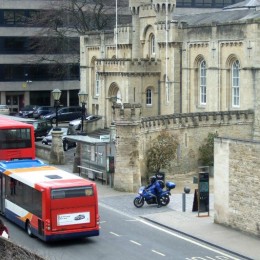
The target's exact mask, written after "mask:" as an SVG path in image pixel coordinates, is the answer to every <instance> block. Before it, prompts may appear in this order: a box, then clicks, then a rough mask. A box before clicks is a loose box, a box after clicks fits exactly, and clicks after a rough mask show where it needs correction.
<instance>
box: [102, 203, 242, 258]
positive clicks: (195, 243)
mask: <svg viewBox="0 0 260 260" xmlns="http://www.w3.org/2000/svg"><path fill="white" fill-rule="evenodd" d="M99 205H100V206H101V207H103V208H106V209H109V210H111V211H114V212H116V213H118V214H121V215H123V216H127V217H128V218H132V219H135V220H136V221H139V222H141V223H143V224H145V225H147V226H150V227H153V228H155V229H157V230H160V231H163V232H165V233H167V234H169V235H171V236H174V237H178V238H180V239H182V240H185V241H187V242H189V243H191V244H194V245H197V246H200V247H202V248H205V249H207V250H209V251H212V252H215V253H217V254H220V255H224V256H227V257H229V258H230V259H233V260H240V259H239V258H236V257H233V256H230V255H228V254H226V253H223V252H221V251H219V250H217V249H214V248H211V247H209V246H207V245H204V244H202V243H199V242H197V241H194V240H192V239H190V238H187V237H184V236H182V235H179V234H177V233H174V232H172V231H170V230H167V229H165V228H162V227H160V226H157V225H155V224H153V223H150V222H148V221H146V220H143V219H140V218H138V217H133V216H131V215H129V214H127V213H124V212H122V211H119V210H117V209H114V208H112V207H110V206H107V205H105V204H103V203H99Z"/></svg>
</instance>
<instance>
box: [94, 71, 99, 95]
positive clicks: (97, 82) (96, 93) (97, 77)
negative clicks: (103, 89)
mask: <svg viewBox="0 0 260 260" xmlns="http://www.w3.org/2000/svg"><path fill="white" fill-rule="evenodd" d="M99 91H100V76H99V74H98V72H96V89H95V95H96V96H99Z"/></svg>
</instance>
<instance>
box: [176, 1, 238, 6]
mask: <svg viewBox="0 0 260 260" xmlns="http://www.w3.org/2000/svg"><path fill="white" fill-rule="evenodd" d="M239 2H241V0H177V1H176V7H177V8H178V7H215V8H223V7H225V6H228V5H232V4H236V3H239Z"/></svg>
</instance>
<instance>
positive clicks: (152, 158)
mask: <svg viewBox="0 0 260 260" xmlns="http://www.w3.org/2000/svg"><path fill="white" fill-rule="evenodd" d="M177 147H178V141H177V139H176V137H174V136H173V135H171V134H169V133H167V132H166V131H162V132H161V133H160V134H159V135H158V136H157V137H156V138H155V139H153V140H152V146H151V147H150V148H149V149H148V151H147V154H146V155H147V168H148V170H150V171H153V172H159V171H160V169H162V168H168V167H169V166H170V165H171V162H172V161H173V160H174V159H175V157H176V150H177Z"/></svg>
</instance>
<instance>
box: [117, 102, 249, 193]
mask: <svg viewBox="0 0 260 260" xmlns="http://www.w3.org/2000/svg"><path fill="white" fill-rule="evenodd" d="M140 113H141V106H136V105H130V104H129V105H128V106H126V105H125V107H124V110H122V109H120V108H119V107H118V108H116V111H115V125H116V156H115V158H116V169H115V171H116V172H115V184H116V185H115V188H116V189H118V190H123V191H133V190H136V187H137V186H138V185H140V182H141V181H142V179H143V180H146V177H147V174H148V171H147V169H146V152H147V150H148V149H149V148H150V146H151V145H152V140H153V139H155V138H156V137H157V136H158V135H159V134H160V132H161V131H162V130H166V131H169V132H170V133H171V134H173V135H175V136H176V138H177V139H178V142H179V147H178V149H177V151H176V152H177V158H176V160H175V161H173V162H172V165H171V168H170V169H162V170H163V171H164V172H165V173H166V176H167V175H168V176H169V175H174V174H185V173H188V172H192V171H193V172H195V171H197V169H198V159H199V153H198V150H199V147H200V146H201V144H202V143H203V141H204V139H206V137H207V136H208V133H215V132H217V133H218V134H219V136H221V137H236V138H241V139H242V138H247V139H251V138H252V128H253V120H254V114H253V111H250V110H246V111H228V112H206V113H189V114H172V115H168V116H157V117H148V118H142V119H141V118H140Z"/></svg>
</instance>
